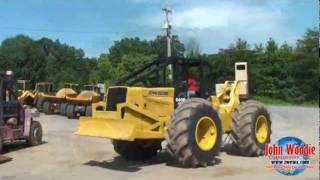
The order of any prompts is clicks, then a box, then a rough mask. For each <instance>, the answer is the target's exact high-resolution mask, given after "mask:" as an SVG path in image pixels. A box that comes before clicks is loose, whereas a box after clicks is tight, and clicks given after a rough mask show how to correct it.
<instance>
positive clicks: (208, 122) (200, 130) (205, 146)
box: [195, 116, 218, 151]
mask: <svg viewBox="0 0 320 180" xmlns="http://www.w3.org/2000/svg"><path fill="white" fill-rule="evenodd" d="M217 132H218V131H217V126H216V124H215V122H214V121H213V120H212V119H211V118H210V117H208V116H205V117H202V118H201V119H200V120H199V121H198V122H197V125H196V131H195V139H196V143H197V145H198V147H199V148H200V149H202V150H204V151H209V150H211V149H212V147H214V145H215V144H216V140H217Z"/></svg>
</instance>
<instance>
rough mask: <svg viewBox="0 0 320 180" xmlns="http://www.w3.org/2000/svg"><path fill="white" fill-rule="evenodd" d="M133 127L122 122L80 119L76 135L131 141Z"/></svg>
mask: <svg viewBox="0 0 320 180" xmlns="http://www.w3.org/2000/svg"><path fill="white" fill-rule="evenodd" d="M133 133H134V125H133V124H132V123H128V122H126V121H124V120H116V119H104V118H92V117H81V118H80V119H79V128H78V131H77V132H76V133H75V134H77V135H84V136H95V137H105V138H111V139H118V140H127V141H133V140H134V138H133V136H132V135H133Z"/></svg>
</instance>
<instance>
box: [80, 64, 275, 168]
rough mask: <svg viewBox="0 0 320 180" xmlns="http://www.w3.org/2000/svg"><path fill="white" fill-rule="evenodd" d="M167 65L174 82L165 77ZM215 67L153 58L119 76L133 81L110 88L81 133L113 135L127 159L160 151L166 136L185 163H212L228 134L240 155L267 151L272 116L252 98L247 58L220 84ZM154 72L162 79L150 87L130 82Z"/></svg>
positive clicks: (82, 125) (84, 120)
mask: <svg viewBox="0 0 320 180" xmlns="http://www.w3.org/2000/svg"><path fill="white" fill-rule="evenodd" d="M168 66H169V67H170V69H172V70H173V76H172V81H171V82H166V81H165V80H166V79H168V78H167V77H168V76H167V75H166V73H167V70H168V69H169V68H168ZM210 68H212V67H210V66H209V65H208V64H207V63H205V62H204V61H200V60H192V59H183V58H170V59H159V60H156V61H153V62H152V63H150V64H147V65H146V66H144V67H142V68H141V69H139V70H137V71H136V72H133V73H131V74H129V75H128V76H126V77H124V78H122V79H120V80H119V82H118V84H123V82H126V84H127V85H128V86H114V87H109V89H108V91H107V96H106V102H100V103H98V104H96V105H95V106H93V114H92V117H81V118H80V124H79V129H78V131H77V132H76V134H79V135H87V136H96V137H106V138H110V139H112V142H113V145H114V149H115V151H116V152H117V153H119V154H120V155H121V156H122V157H124V158H125V159H128V160H139V159H148V158H151V157H153V156H155V155H156V154H157V152H158V150H159V149H161V142H162V141H163V140H166V141H167V147H166V148H167V151H168V152H169V153H170V154H171V155H172V157H173V158H174V159H175V160H176V161H177V163H178V164H179V165H181V166H184V167H196V166H206V165H207V164H208V163H210V162H211V161H212V160H213V159H214V157H215V156H217V155H218V153H219V152H220V148H221V146H222V134H223V133H226V134H229V135H230V136H231V139H232V140H233V143H234V144H235V147H237V148H238V150H239V152H240V153H241V154H243V155H245V156H259V155H261V154H263V152H264V146H265V144H266V143H268V142H270V134H271V121H270V116H269V113H268V111H267V109H266V108H265V106H264V105H263V104H261V103H259V102H256V101H253V100H248V75H247V63H245V62H239V63H236V64H235V80H234V81H226V82H225V83H224V84H217V85H216V88H215V87H214V84H213V82H212V79H213V78H212V77H210ZM154 72H156V73H154ZM190 72H193V75H192V76H194V77H193V78H194V79H195V81H196V82H197V84H198V89H197V90H196V93H194V92H193V93H190V91H189V84H190V81H189V78H190ZM150 74H156V75H155V76H153V79H157V80H161V79H162V80H161V81H158V83H157V84H155V85H153V86H152V87H151V88H147V87H129V86H131V85H133V84H135V83H136V82H140V81H143V80H146V79H147V77H150ZM148 75H149V76H148ZM150 81H152V78H151V80H150ZM214 89H216V95H212V94H213V91H214Z"/></svg>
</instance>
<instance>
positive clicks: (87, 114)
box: [85, 106, 92, 116]
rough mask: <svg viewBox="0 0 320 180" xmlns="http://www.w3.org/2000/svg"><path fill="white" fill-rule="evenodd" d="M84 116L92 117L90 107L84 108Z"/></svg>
mask: <svg viewBox="0 0 320 180" xmlns="http://www.w3.org/2000/svg"><path fill="white" fill-rule="evenodd" d="M85 115H86V116H92V106H86V114H85Z"/></svg>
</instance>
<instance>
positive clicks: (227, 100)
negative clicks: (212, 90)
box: [209, 81, 240, 133]
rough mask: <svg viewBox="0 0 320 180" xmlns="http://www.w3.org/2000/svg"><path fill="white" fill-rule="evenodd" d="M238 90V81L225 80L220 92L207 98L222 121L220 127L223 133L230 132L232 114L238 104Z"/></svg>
mask: <svg viewBox="0 0 320 180" xmlns="http://www.w3.org/2000/svg"><path fill="white" fill-rule="evenodd" d="M239 90H240V83H239V81H226V82H225V83H224V85H223V88H222V90H221V92H220V93H219V94H217V95H216V96H211V97H210V98H209V100H210V101H211V103H212V106H213V107H215V108H216V109H217V110H218V112H219V117H220V119H221V121H222V128H223V131H224V132H225V133H227V132H230V130H231V123H232V114H233V113H234V111H235V109H236V108H237V107H238V106H239V105H240V100H239Z"/></svg>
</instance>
